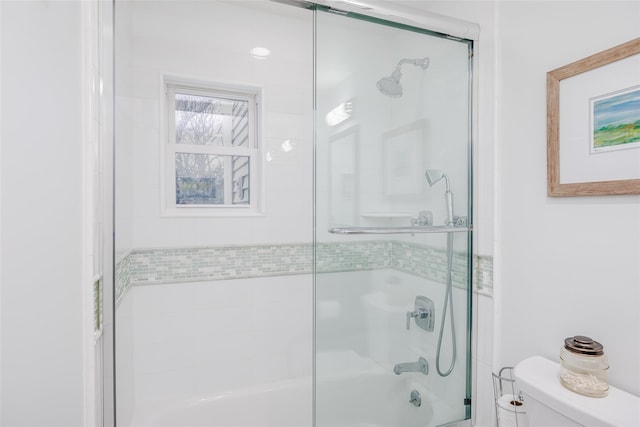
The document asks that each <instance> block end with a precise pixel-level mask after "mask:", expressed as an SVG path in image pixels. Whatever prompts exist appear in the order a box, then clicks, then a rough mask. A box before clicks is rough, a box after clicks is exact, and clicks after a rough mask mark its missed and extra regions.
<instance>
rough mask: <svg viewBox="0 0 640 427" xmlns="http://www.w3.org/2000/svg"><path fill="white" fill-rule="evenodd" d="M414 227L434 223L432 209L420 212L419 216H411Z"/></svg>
mask: <svg viewBox="0 0 640 427" xmlns="http://www.w3.org/2000/svg"><path fill="white" fill-rule="evenodd" d="M411 225H412V226H413V227H426V226H431V225H433V214H432V213H431V211H420V212H418V218H411Z"/></svg>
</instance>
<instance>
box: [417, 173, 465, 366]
mask: <svg viewBox="0 0 640 427" xmlns="http://www.w3.org/2000/svg"><path fill="white" fill-rule="evenodd" d="M424 176H425V178H426V179H427V182H428V183H429V185H430V186H431V187H433V186H434V184H436V183H438V182H440V181H441V180H442V179H444V182H445V185H446V187H445V192H444V200H445V202H446V205H447V221H446V225H447V226H448V227H455V226H456V222H457V221H460V222H461V223H463V222H464V224H466V218H464V217H460V218H455V219H454V216H453V193H452V192H451V185H450V183H449V177H448V176H447V174H446V173H444V172H443V171H441V170H439V169H428V170H427V171H426V172H425V173H424ZM452 268H453V234H451V233H448V234H447V282H446V289H445V293H444V304H443V305H442V321H441V322H440V333H439V334H438V348H437V350H436V371H437V372H438V375H440V376H441V377H446V376H448V375H449V374H451V372H452V371H453V368H454V366H455V365H456V357H457V354H456V327H455V324H454V321H453V319H454V316H453V281H452V271H451V270H452ZM447 311H448V312H449V323H450V324H451V364H450V365H449V368H448V369H447V370H446V371H442V370H441V369H440V354H441V352H442V338H443V336H444V324H445V322H446V320H447Z"/></svg>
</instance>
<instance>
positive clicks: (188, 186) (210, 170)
mask: <svg viewBox="0 0 640 427" xmlns="http://www.w3.org/2000/svg"><path fill="white" fill-rule="evenodd" d="M249 160H250V159H249V157H248V156H218V155H212V154H195V153H176V163H175V166H176V204H177V205H225V204H226V205H248V204H249V201H250V199H249V190H250V189H249Z"/></svg>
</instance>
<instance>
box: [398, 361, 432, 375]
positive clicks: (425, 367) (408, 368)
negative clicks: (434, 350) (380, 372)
mask: <svg viewBox="0 0 640 427" xmlns="http://www.w3.org/2000/svg"><path fill="white" fill-rule="evenodd" d="M403 372H422V373H423V374H425V375H428V374H429V364H428V363H427V361H426V360H425V358H424V357H421V358H419V359H418V361H417V362H407V363H398V364H396V366H394V367H393V373H394V374H396V375H400V374H401V373H403Z"/></svg>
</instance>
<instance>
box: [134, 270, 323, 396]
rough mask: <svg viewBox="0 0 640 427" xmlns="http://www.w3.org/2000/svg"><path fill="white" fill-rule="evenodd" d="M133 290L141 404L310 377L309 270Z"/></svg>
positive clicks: (136, 379) (136, 372) (136, 385)
mask: <svg viewBox="0 0 640 427" xmlns="http://www.w3.org/2000/svg"><path fill="white" fill-rule="evenodd" d="M130 294H133V301H134V307H133V313H134V314H133V330H134V331H135V332H134V337H133V341H134V342H135V345H134V350H133V352H134V363H135V368H134V372H135V373H134V378H135V395H136V405H142V406H144V405H147V404H151V403H157V402H158V401H162V400H170V399H188V398H192V397H196V396H211V395H216V394H219V393H222V392H225V391H229V390H232V389H238V388H242V387H243V386H248V385H255V384H263V383H264V384H266V383H270V382H273V381H278V380H285V379H290V378H297V377H307V376H310V375H311V333H312V326H311V321H312V319H311V316H312V312H311V311H310V310H309V307H310V304H311V302H312V294H311V276H310V275H298V276H279V277H270V278H259V279H235V280H226V281H224V280H223V281H213V282H198V283H186V284H174V285H149V286H137V287H135V288H134V289H133V291H132V292H130ZM292 300H293V301H300V302H301V303H300V304H293V303H292V302H291V301H292ZM309 392H310V390H309Z"/></svg>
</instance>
